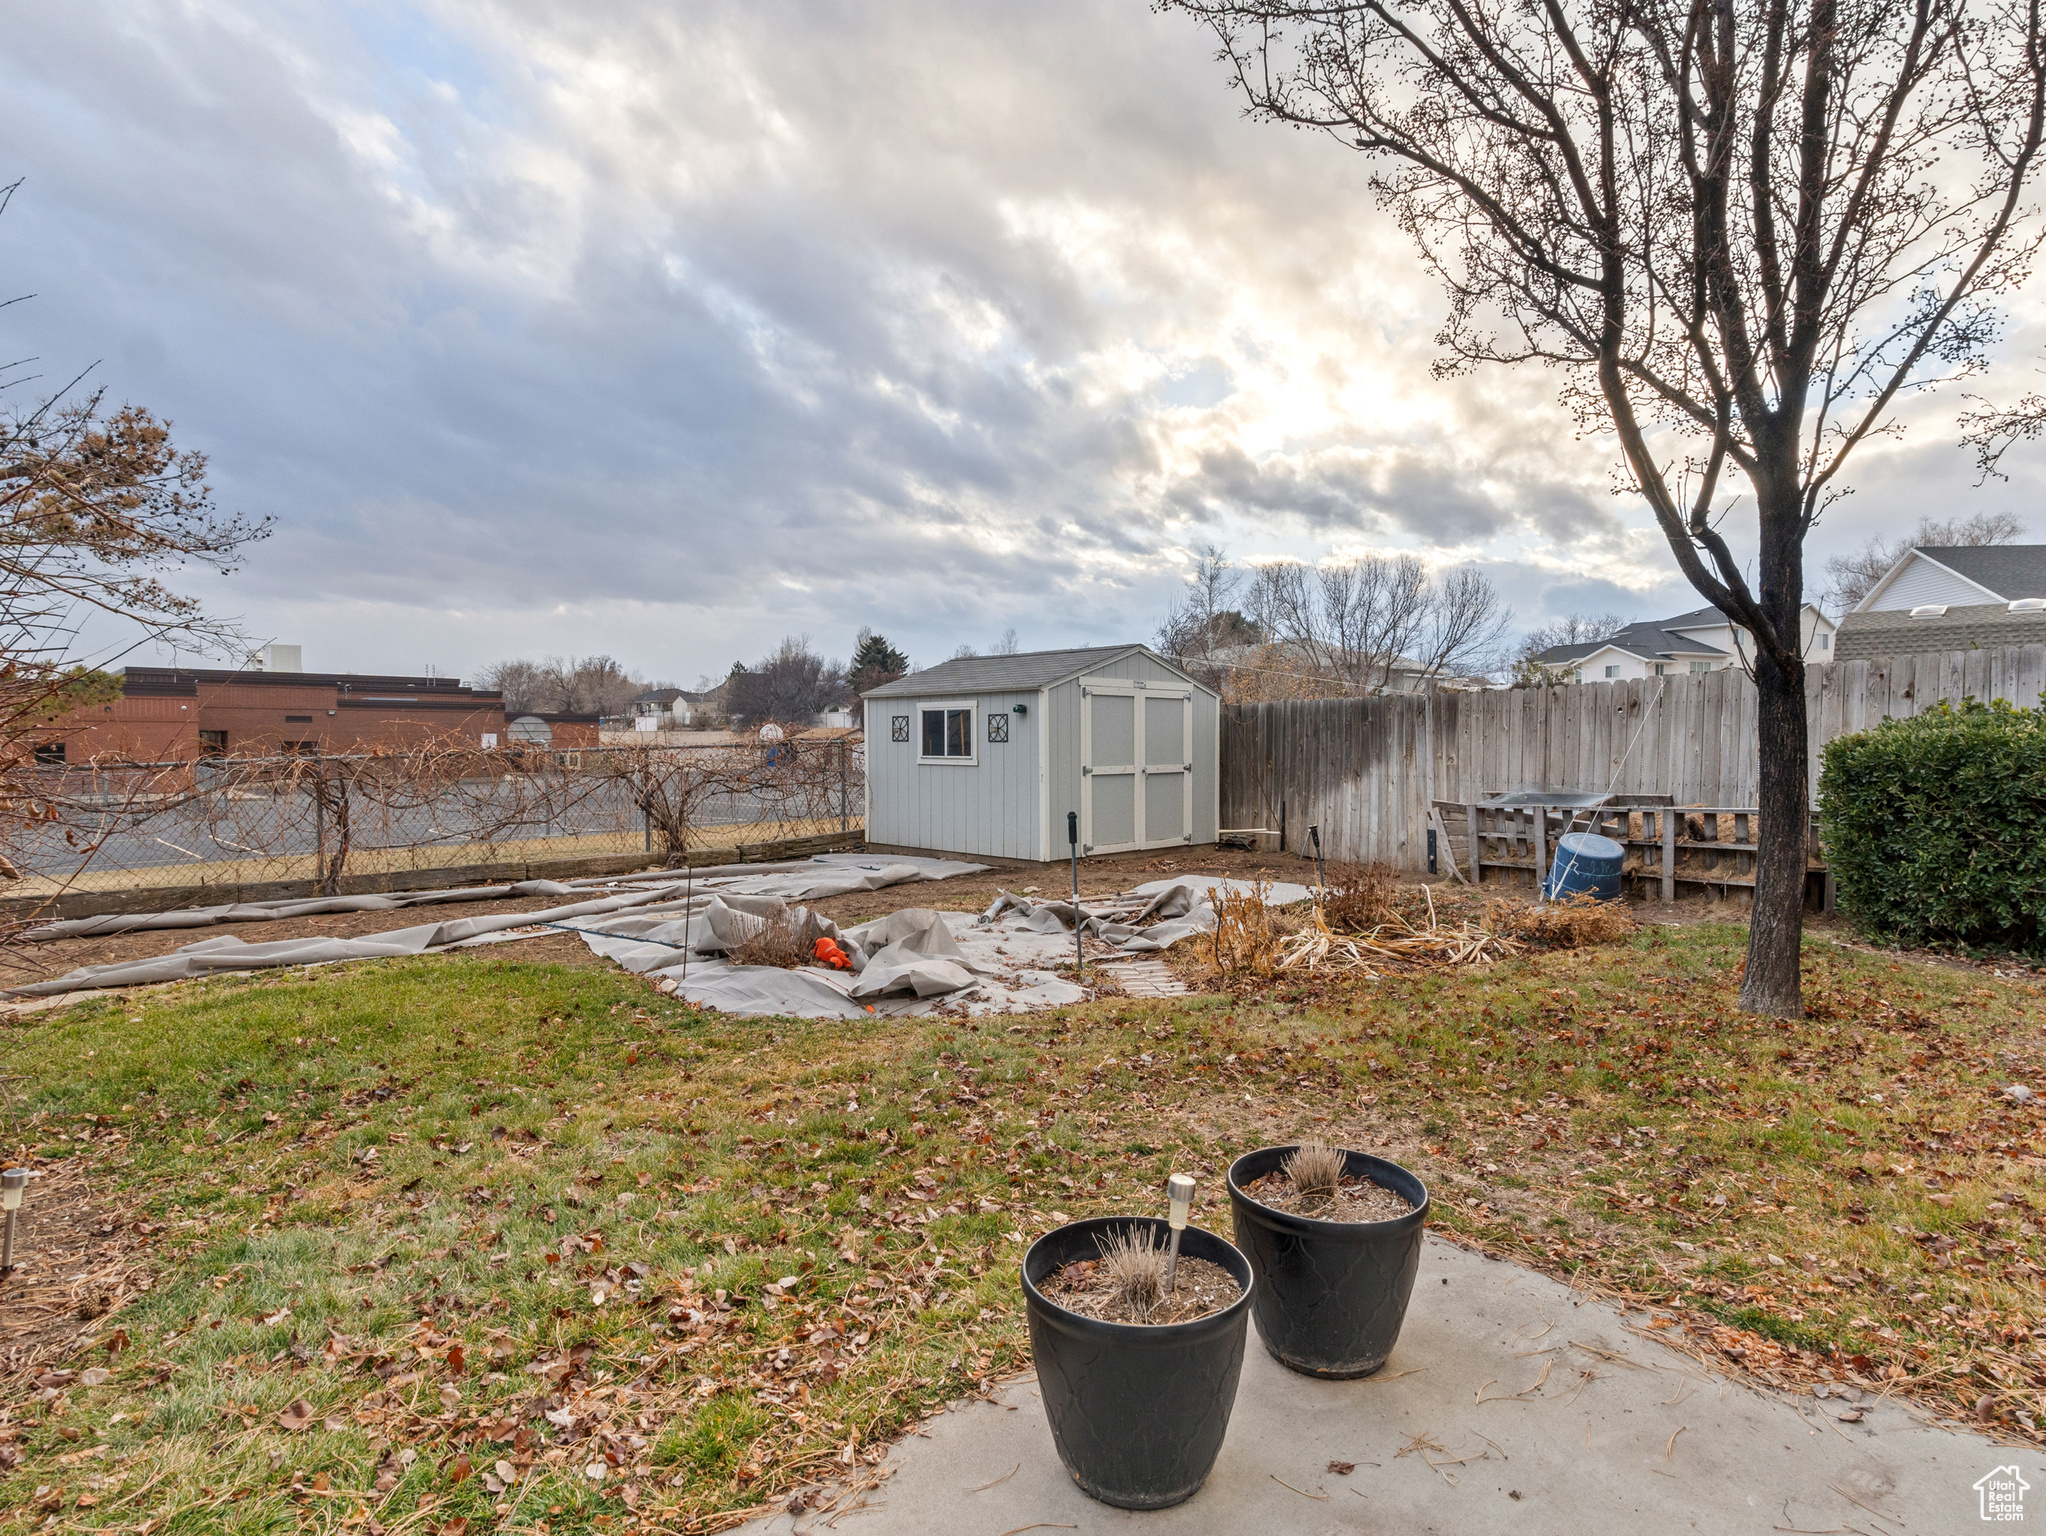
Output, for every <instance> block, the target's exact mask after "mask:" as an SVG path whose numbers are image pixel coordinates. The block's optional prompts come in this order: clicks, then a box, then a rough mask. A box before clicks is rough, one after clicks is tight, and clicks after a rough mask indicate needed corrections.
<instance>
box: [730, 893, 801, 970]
mask: <svg viewBox="0 0 2046 1536" xmlns="http://www.w3.org/2000/svg"><path fill="white" fill-rule="evenodd" d="M758 921H759V923H760V927H759V928H758V929H757V930H755V931H754V932H753V933H752V934H750V935H749V936H748V937H747V938H746V939H745V940H744V941H743V942H741V944H740V945H739V947H738V948H737V949H735V950H733V951H732V954H731V958H732V961H733V963H735V964H737V965H778V966H780V967H782V969H784V970H796V969H798V968H799V967H801V966H805V965H808V964H809V963H810V961H811V959H812V956H811V953H810V949H811V945H812V944H813V942H814V940H813V939H812V938H811V936H810V914H809V913H808V912H807V911H805V910H804V909H803V908H801V907H784V908H782V910H781V911H779V912H770V913H769V914H767V916H765V917H762V918H760V919H758Z"/></svg>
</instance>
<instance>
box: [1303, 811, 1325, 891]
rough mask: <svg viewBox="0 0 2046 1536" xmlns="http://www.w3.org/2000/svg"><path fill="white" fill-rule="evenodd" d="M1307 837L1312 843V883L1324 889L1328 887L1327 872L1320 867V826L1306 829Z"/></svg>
mask: <svg viewBox="0 0 2046 1536" xmlns="http://www.w3.org/2000/svg"><path fill="white" fill-rule="evenodd" d="M1307 835H1308V837H1309V838H1310V839H1312V840H1313V842H1314V883H1315V884H1316V885H1319V886H1323V887H1326V886H1327V885H1328V871H1327V870H1326V869H1324V868H1323V867H1322V862H1321V827H1320V825H1319V824H1318V823H1317V824H1316V825H1314V826H1311V827H1309V828H1308V829H1307Z"/></svg>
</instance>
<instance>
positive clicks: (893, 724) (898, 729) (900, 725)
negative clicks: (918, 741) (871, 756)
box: [888, 715, 909, 741]
mask: <svg viewBox="0 0 2046 1536" xmlns="http://www.w3.org/2000/svg"><path fill="white" fill-rule="evenodd" d="M888 739H889V740H890V741H907V740H909V716H907V715H891V716H889V717H888Z"/></svg>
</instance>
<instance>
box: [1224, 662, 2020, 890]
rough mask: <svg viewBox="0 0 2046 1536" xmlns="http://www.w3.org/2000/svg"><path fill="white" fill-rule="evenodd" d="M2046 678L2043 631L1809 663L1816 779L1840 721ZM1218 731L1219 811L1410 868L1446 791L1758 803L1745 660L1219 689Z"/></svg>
mask: <svg viewBox="0 0 2046 1536" xmlns="http://www.w3.org/2000/svg"><path fill="white" fill-rule="evenodd" d="M2042 692H2046V645H2027V646H2011V647H2006V648H2003V649H1999V650H1975V651H1952V652H1947V653H1944V654H1941V653H1929V654H1926V655H1919V656H1889V657H1881V658H1878V659H1876V660H1872V661H1845V662H1835V663H1833V664H1831V665H1830V666H1824V667H1813V668H1811V669H1810V671H1809V672H1808V673H1807V676H1806V683H1805V700H1806V708H1807V710H1808V712H1809V718H1810V720H1811V725H1812V732H1811V743H1812V761H1811V777H1812V792H1813V795H1814V797H1815V798H1816V795H1817V793H1818V782H1819V761H1818V756H1819V751H1820V749H1821V748H1822V747H1824V745H1825V744H1826V743H1827V742H1829V741H1831V740H1833V739H1834V738H1835V737H1837V736H1843V735H1849V734H1852V733H1854V732H1856V731H1861V730H1866V729H1867V728H1868V727H1870V726H1873V725H1876V724H1878V723H1879V722H1880V721H1882V720H1883V719H1885V718H1886V717H1890V716H1900V717H1901V716H1907V715H1914V714H1917V713H1919V712H1920V711H1922V710H1926V709H1930V708H1932V707H1933V706H1934V705H1936V704H1938V703H1940V702H1941V701H1951V702H1954V703H1958V702H1960V701H1961V700H1962V699H1964V698H1976V699H1982V700H1989V699H2008V700H2009V701H2010V702H2012V703H2013V704H2018V705H2022V706H2027V707H2030V706H2034V705H2037V704H2038V703H2039V700H2040V695H2041V693H2042ZM1221 745H1222V825H1223V826H1224V827H1225V828H1252V827H1262V828H1269V829H1271V830H1272V831H1275V832H1278V833H1279V834H1280V836H1281V838H1282V840H1283V846H1284V847H1286V848H1288V849H1292V850H1296V851H1298V850H1301V849H1304V848H1305V846H1306V842H1307V836H1306V833H1307V828H1308V827H1309V826H1310V825H1312V826H1318V827H1319V828H1320V831H1321V843H1322V847H1323V848H1324V849H1325V850H1326V851H1327V853H1328V855H1329V856H1330V857H1331V858H1339V859H1358V860H1370V859H1384V860H1386V861H1387V862H1388V863H1391V864H1393V865H1394V866H1395V867H1398V868H1401V869H1406V870H1420V869H1423V868H1425V867H1426V864H1427V837H1428V829H1429V811H1430V808H1431V807H1432V806H1433V805H1434V804H1435V803H1436V802H1438V801H1440V802H1444V803H1446V804H1448V805H1452V806H1469V805H1472V804H1474V803H1476V802H1479V801H1482V800H1486V799H1489V798H1491V797H1492V796H1494V795H1497V794H1499V793H1500V792H1502V791H1505V790H1510V789H1513V788H1516V787H1519V786H1522V785H1529V786H1532V785H1544V786H1549V787H1553V788H1560V789H1569V790H1574V791H1581V792H1586V793H1591V794H1599V795H1611V796H1613V797H1614V799H1615V801H1616V802H1618V803H1627V804H1634V805H1639V804H1640V803H1641V802H1642V801H1643V800H1647V801H1649V802H1650V803H1651V804H1653V803H1654V802H1656V801H1657V800H1661V801H1662V802H1663V803H1670V802H1674V804H1675V805H1677V806H1679V807H1684V808H1688V809H1690V810H1691V811H1692V813H1693V815H1694V816H1696V815H1699V814H1701V812H1702V811H1705V810H1709V811H1714V812H1721V813H1724V814H1725V815H1741V816H1747V815H1751V814H1752V808H1753V807H1754V805H1755V803H1756V802H1757V800H1758V799H1759V798H1760V794H1759V786H1758V783H1757V769H1758V758H1757V753H1756V747H1755V685H1754V683H1753V681H1752V680H1751V679H1749V677H1748V676H1747V674H1746V673H1744V672H1741V671H1739V670H1737V669H1732V670H1727V671H1723V672H1708V673H1705V674H1703V675H1701V676H1695V677H1694V676H1682V677H1647V678H1638V679H1634V680H1632V681H1627V682H1611V683H1579V684H1574V685H1572V686H1568V687H1559V688H1515V689H1502V690H1499V691H1496V692H1485V693H1463V692H1454V693H1452V692H1444V691H1431V692H1429V693H1425V694H1395V695H1389V696H1386V697H1384V698H1376V699H1289V700H1283V701H1279V702H1275V703H1268V704H1225V705H1224V706H1223V707H1222V743H1221ZM1728 808H1732V809H1731V810H1729V809H1728ZM1660 836H1661V834H1660V832H1659V831H1658V845H1659V843H1660ZM1717 838H1718V834H1717V831H1716V830H1715V834H1714V839H1706V838H1703V837H1701V838H1698V839H1695V841H1699V842H1704V841H1708V840H1716V839H1717ZM1679 841H1682V839H1681V838H1680V839H1679ZM1729 841H1746V840H1745V839H1729ZM1487 857H1489V855H1487ZM1445 872H1446V870H1445ZM1679 878H1681V876H1680V877H1679ZM1713 883H1722V882H1713Z"/></svg>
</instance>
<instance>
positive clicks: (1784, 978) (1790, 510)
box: [1740, 480, 1811, 1019]
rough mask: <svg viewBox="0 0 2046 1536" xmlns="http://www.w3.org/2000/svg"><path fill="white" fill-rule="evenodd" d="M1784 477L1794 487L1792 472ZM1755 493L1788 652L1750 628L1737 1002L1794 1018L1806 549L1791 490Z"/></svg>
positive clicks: (1806, 795)
mask: <svg viewBox="0 0 2046 1536" xmlns="http://www.w3.org/2000/svg"><path fill="white" fill-rule="evenodd" d="M1791 484H1792V486H1793V487H1794V485H1795V481H1794V480H1792V481H1791ZM1758 489H1760V488H1759V487H1758ZM1778 498H1783V499H1787V500H1788V502H1789V505H1788V506H1787V507H1779V508H1772V507H1770V506H1769V505H1767V502H1768V501H1769V500H1775V499H1778ZM1757 499H1758V500H1762V501H1763V502H1764V505H1763V506H1762V508H1761V512H1762V516H1761V531H1762V547H1761V550H1760V560H1759V562H1758V565H1759V572H1758V574H1759V576H1760V581H1759V583H1758V586H1759V590H1758V591H1757V592H1756V594H1755V596H1756V599H1757V601H1758V602H1759V603H1760V605H1761V608H1762V611H1763V612H1764V614H1766V615H1767V617H1768V619H1769V621H1770V623H1771V625H1772V626H1773V627H1774V628H1775V630H1776V633H1777V635H1778V636H1779V637H1781V639H1782V643H1783V646H1784V648H1785V650H1786V651H1787V652H1788V656H1787V657H1779V656H1778V655H1776V654H1775V653H1774V652H1772V651H1771V650H1770V648H1769V647H1767V646H1765V645H1763V644H1762V643H1761V642H1760V637H1759V636H1758V637H1756V642H1755V695H1756V700H1755V713H1756V718H1755V740H1756V745H1757V747H1758V748H1759V749H1760V757H1761V764H1760V767H1761V774H1760V780H1761V804H1760V809H1761V817H1760V820H1761V828H1760V832H1759V836H1758V838H1757V842H1758V843H1759V845H1760V846H1759V848H1758V850H1757V852H1756V855H1755V905H1754V910H1753V912H1752V913H1751V914H1750V919H1749V923H1748V960H1747V968H1746V970H1745V972H1744V973H1743V974H1742V977H1741V996H1740V1005H1741V1007H1742V1009H1743V1010H1745V1011H1746V1012H1749V1013H1762V1014H1769V1015H1771V1016H1773V1017H1776V1018H1782V1019H1796V1018H1802V1017H1803V1016H1804V992H1803V986H1802V981H1801V978H1800V976H1799V972H1798V950H1799V945H1800V943H1801V942H1802V940H1803V937H1804V874H1805V836H1806V828H1807V826H1808V824H1809V822H1810V818H1811V785H1810V773H1809V770H1808V768H1807V766H1806V743H1807V739H1808V734H1809V732H1808V726H1807V722H1806V719H1805V703H1804V656H1803V634H1804V613H1803V610H1804V551H1803V540H1802V537H1801V530H1800V529H1799V528H1798V517H1797V506H1796V497H1795V491H1794V489H1793V490H1792V491H1791V492H1790V493H1789V495H1788V496H1787V497H1784V493H1782V492H1780V491H1779V492H1778V493H1777V496H1776V497H1769V496H1767V495H1766V493H1765V494H1764V496H1761V497H1758V498H1757ZM1772 514H1773V515H1772Z"/></svg>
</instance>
